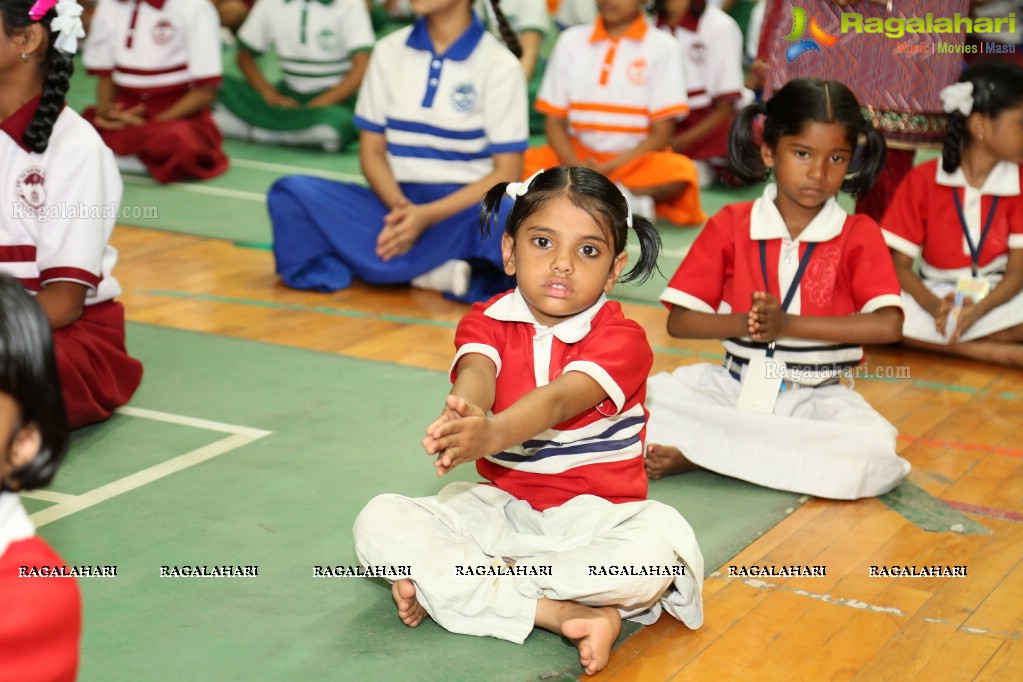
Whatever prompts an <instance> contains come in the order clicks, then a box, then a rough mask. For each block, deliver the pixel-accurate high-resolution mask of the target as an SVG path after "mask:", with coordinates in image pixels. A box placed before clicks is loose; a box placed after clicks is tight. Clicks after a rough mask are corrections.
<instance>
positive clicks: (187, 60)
mask: <svg viewBox="0 0 1023 682" xmlns="http://www.w3.org/2000/svg"><path fill="white" fill-rule="evenodd" d="M83 61H84V63H85V68H86V69H88V71H89V73H90V74H92V75H94V76H98V77H99V82H98V84H97V89H96V106H95V107H90V108H89V109H87V110H86V111H85V114H84V115H85V118H86V120H88V121H89V122H90V123H92V124H93V125H94V126H96V129H97V130H99V131H100V136H101V137H102V138H103V141H104V142H105V143H106V144H107V146H108V147H110V149H112V150H113V152H114V154H117V156H118V157H119V158H118V164H119V165H120V167H121V168H122V169H123V170H132V171H145V172H148V173H149V174H150V175H152V176H153V179H154V180H156V181H157V182H175V181H178V180H191V179H196V180H205V179H208V178H212V177H216V176H217V175H220V174H221V173H223V172H224V171H225V170H227V166H228V161H227V157H226V156H225V155H224V152H223V150H222V148H221V146H222V139H221V135H220V131H219V130H218V129H217V126H216V124H215V123H214V122H213V117H212V116H211V115H210V109H209V108H210V106H211V105H212V104H213V102H214V100H216V98H217V87H218V86H219V85H220V77H221V73H222V67H221V61H220V22H219V20H218V19H217V12H216V10H215V9H214V7H213V5H212V4H211V3H210V2H209V1H208V0H157V1H154V2H121V1H120V0H99V3H98V5H97V6H96V13H95V15H94V16H93V18H92V25H91V27H90V31H89V37H88V38H87V39H86V41H85V54H84V55H83Z"/></svg>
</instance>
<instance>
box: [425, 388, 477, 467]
mask: <svg viewBox="0 0 1023 682" xmlns="http://www.w3.org/2000/svg"><path fill="white" fill-rule="evenodd" d="M493 431H494V429H493V416H488V415H487V414H486V413H485V412H484V411H483V410H482V409H480V408H479V407H477V406H476V405H472V404H470V403H468V402H466V400H465V399H464V398H459V397H458V396H454V395H449V396H448V397H447V401H446V402H445V405H444V411H443V412H441V414H440V416H439V417H437V419H436V420H434V422H433V423H432V424H430V425H429V426H428V427H426V438H424V439H423V447H424V448H426V454H428V455H436V456H437V459H436V460H435V461H434V463H433V465H434V466H435V467H437V475H438V476H443V475H444V474H446V473H448V472H449V471H451V470H452V469H454V468H455V467H456V466H458V465H459V464H464V463H466V462H474V461H476V460H477V459H479V458H481V457H485V456H487V455H491V454H494V451H493V449H492V448H493V446H492V445H491V443H492V442H493V435H494V433H493Z"/></svg>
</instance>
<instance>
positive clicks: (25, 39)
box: [0, 0, 142, 427]
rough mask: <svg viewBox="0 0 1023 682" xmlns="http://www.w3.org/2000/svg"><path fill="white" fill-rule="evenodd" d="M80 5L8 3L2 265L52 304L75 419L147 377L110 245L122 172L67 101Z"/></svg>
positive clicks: (3, 20)
mask: <svg viewBox="0 0 1023 682" xmlns="http://www.w3.org/2000/svg"><path fill="white" fill-rule="evenodd" d="M81 13H82V8H81V6H80V5H78V4H77V3H76V2H75V0H60V1H59V2H55V0H38V1H35V0H0V25H2V27H0V28H2V33H0V41H3V45H4V48H3V49H4V51H5V54H6V55H7V57H5V59H4V61H3V62H2V64H3V66H2V67H0V178H3V180H2V182H4V183H7V185H6V187H5V188H4V189H3V190H2V191H0V196H3V197H4V207H3V211H2V212H0V274H8V275H11V276H13V277H15V278H17V280H18V281H20V282H21V284H22V286H23V287H24V288H25V289H27V290H29V291H30V292H32V293H34V294H35V298H36V301H38V303H39V305H40V306H41V307H42V309H43V311H44V312H45V313H46V318H47V319H48V321H49V323H50V326H51V328H52V329H53V337H54V348H55V351H56V357H57V369H58V371H59V374H60V378H61V386H62V388H63V394H64V403H65V406H66V408H67V418H68V421H69V422H70V424H71V426H73V427H74V426H81V425H83V424H88V423H91V422H95V421H100V420H102V419H106V418H107V417H109V416H110V414H111V413H112V412H113V410H114V409H115V408H117V407H120V406H121V405H123V404H125V403H126V402H128V399H129V398H131V396H132V394H133V393H134V392H135V389H136V388H137V387H138V385H139V382H140V381H141V379H142V365H141V364H140V363H139V362H138V361H137V360H134V359H133V358H131V357H130V356H129V355H128V353H127V351H126V350H125V347H124V309H123V308H122V306H121V304H120V303H118V302H116V301H114V298H115V297H116V296H118V295H119V294H120V293H121V290H120V287H119V286H118V284H117V280H116V279H115V278H114V276H113V273H112V269H113V267H114V264H115V263H116V262H117V252H116V251H115V250H114V249H113V248H111V247H110V246H109V244H108V241H109V239H110V234H111V231H112V230H113V228H114V223H115V221H116V218H117V209H118V205H119V203H120V201H121V189H122V186H121V177H120V175H119V174H118V172H117V166H116V165H115V163H114V156H113V154H112V153H111V151H110V149H108V148H107V146H106V145H104V144H103V141H102V140H101V139H100V137H99V135H98V134H97V133H96V131H95V129H93V127H92V126H90V125H89V124H88V123H87V122H86V121H84V120H83V119H82V117H81V116H79V115H78V114H77V113H75V112H74V111H73V110H72V109H70V108H68V107H66V106H64V96H65V94H66V93H67V87H68V78H69V77H70V76H71V70H72V65H71V64H72V62H71V60H72V57H73V55H74V53H75V52H76V50H77V49H78V40H79V39H80V38H82V37H83V36H84V31H83V30H82V24H81V20H80V16H81Z"/></svg>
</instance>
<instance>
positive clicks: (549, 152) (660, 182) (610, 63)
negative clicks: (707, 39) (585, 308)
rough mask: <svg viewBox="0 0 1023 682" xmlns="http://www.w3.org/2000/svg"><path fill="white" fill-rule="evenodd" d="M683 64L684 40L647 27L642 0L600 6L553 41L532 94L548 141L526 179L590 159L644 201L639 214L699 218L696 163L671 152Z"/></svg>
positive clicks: (533, 154) (682, 99)
mask: <svg viewBox="0 0 1023 682" xmlns="http://www.w3.org/2000/svg"><path fill="white" fill-rule="evenodd" d="M683 63H684V57H683V55H682V47H681V45H680V44H679V42H678V41H677V40H675V39H673V38H672V37H671V36H669V35H666V34H665V33H664V32H663V31H658V30H655V29H653V28H651V27H650V26H648V25H647V23H646V20H645V19H644V16H643V12H642V3H641V2H640V0H621V1H619V2H613V3H612V2H608V3H601V4H600V16H598V17H597V20H596V22H595V23H593V24H590V25H586V26H573V27H572V28H569V29H566V30H565V32H564V33H562V34H561V35H560V36H559V37H558V41H557V43H555V45H554V51H553V52H552V53H551V57H550V60H549V61H548V62H547V68H546V70H545V71H544V77H543V83H542V84H541V85H540V92H539V94H538V96H537V100H536V108H537V109H538V110H539V111H541V112H543V113H544V114H546V115H547V121H546V126H545V131H546V134H547V141H548V144H547V145H544V146H543V147H535V148H532V149H530V150H529V151H528V152H526V162H525V171H524V175H525V176H529V175H531V174H532V173H534V172H536V170H538V169H540V168H548V167H550V166H554V165H557V164H558V163H561V164H563V165H566V166H576V165H585V166H588V167H590V168H592V169H594V170H596V171H598V172H600V173H603V174H604V175H605V176H607V177H608V178H609V179H610V180H611V181H612V182H616V183H619V184H621V185H622V186H624V187H625V188H627V190H628V191H629V192H630V193H632V194H635V195H637V196H638V197H640V198H641V199H644V200H645V202H646V203H645V205H644V206H643V207H637V209H636V210H637V211H638V212H640V213H641V214H644V215H646V216H647V217H649V218H653V217H654V216H653V215H652V213H654V212H656V214H657V215H658V216H662V217H664V218H667V219H668V220H670V221H672V222H673V223H675V224H677V225H697V224H699V223H702V222H703V221H704V220H705V219H706V216H705V215H704V213H703V211H702V209H701V208H700V189H699V181H698V177H697V174H696V167H695V166H694V165H693V162H692V161H690V160H689V159H688V158H687V157H685V156H682V155H681V154H674V153H672V151H671V149H670V143H671V138H672V136H673V135H674V132H675V125H676V120H677V119H679V118H681V117H683V116H685V115H686V113H687V112H688V111H689V107H688V105H687V103H686V86H685V78H684V75H683ZM647 197H649V199H647ZM651 203H653V204H654V206H653V207H652V209H653V210H651V207H650V204H651Z"/></svg>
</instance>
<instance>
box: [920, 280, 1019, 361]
mask: <svg viewBox="0 0 1023 682" xmlns="http://www.w3.org/2000/svg"><path fill="white" fill-rule="evenodd" d="M923 282H924V285H926V287H927V288H928V289H929V290H930V291H931V293H932V294H934V295H935V296H937V297H938V298H944V297H945V296H947V295H948V294H949V292H953V291H955V290H956V285H955V284H952V283H951V282H935V281H934V280H929V279H925V280H924V281H923ZM902 308H903V310H904V311H905V316H906V319H905V322H903V323H902V334H903V336H905V337H906V338H909V339H915V340H917V341H926V342H928V343H940V344H944V345H948V338H946V337H945V336H944V335H943V334H939V333H938V330H937V328H935V326H934V318H933V317H931V315H930V313H928V312H927V311H926V310H924V309H923V308H921V307H920V304H919V303H917V302H916V299H915V298H913V297H912V296H910V295H909V294H907V293H906V292H905V291H903V292H902ZM1019 324H1023V292H1020V293H1018V294H1016V295H1015V296H1014V297H1012V298H1011V299H1010V300H1008V301H1006V302H1005V303H1003V304H1002V305H1000V306H998V307H997V308H995V309H994V310H992V311H991V312H989V313H988V314H987V315H985V316H984V317H982V318H980V319H979V320H977V322H976V323H974V325H973V326H972V327H970V328H969V329H967V330H966V333H965V334H964V335H963V339H962V340H963V341H975V340H977V339H981V338H984V337H985V336H990V335H991V334H994V333H995V332H1000V331H1002V330H1004V329H1009V328H1010V327H1015V326H1016V325H1019Z"/></svg>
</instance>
